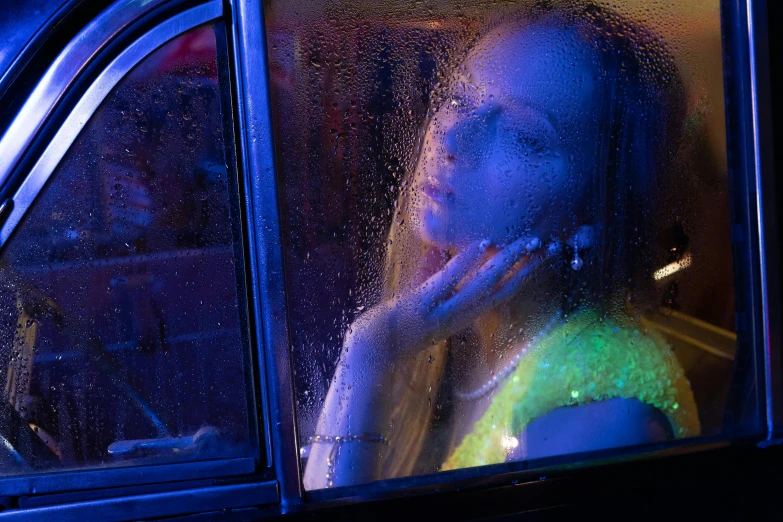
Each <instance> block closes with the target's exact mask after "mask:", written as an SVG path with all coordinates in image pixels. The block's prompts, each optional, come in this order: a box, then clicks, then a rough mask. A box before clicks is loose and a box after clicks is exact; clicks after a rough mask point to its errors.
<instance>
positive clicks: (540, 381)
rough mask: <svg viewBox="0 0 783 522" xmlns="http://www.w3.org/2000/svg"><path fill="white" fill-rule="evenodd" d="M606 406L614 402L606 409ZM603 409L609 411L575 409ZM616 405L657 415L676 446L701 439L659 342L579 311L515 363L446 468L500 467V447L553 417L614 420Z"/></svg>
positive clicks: (619, 321)
mask: <svg viewBox="0 0 783 522" xmlns="http://www.w3.org/2000/svg"><path fill="white" fill-rule="evenodd" d="M613 399H620V400H621V402H609V401H612V400H613ZM622 401H632V402H630V403H629V402H622ZM602 402H607V403H608V404H606V405H603V406H591V407H590V408H587V409H584V408H582V407H583V406H587V405H592V404H596V403H602ZM637 403H638V404H637ZM615 404H620V406H616V407H617V408H620V409H622V408H625V409H626V411H627V410H628V407H629V406H630V407H631V408H632V410H633V411H636V412H637V413H639V414H640V415H641V414H642V413H644V411H647V412H650V411H656V410H657V411H659V412H660V413H661V414H663V416H664V417H665V418H666V419H667V421H668V423H669V425H670V426H671V428H672V432H673V436H675V437H678V438H679V437H687V436H693V435H697V434H698V433H699V431H700V428H699V420H698V413H697V410H696V405H695V402H694V400H693V394H692V392H691V390H690V384H689V383H688V381H687V379H686V378H685V375H684V372H683V371H682V368H681V367H680V365H679V363H678V362H677V359H676V357H675V355H674V354H673V352H672V350H671V349H670V348H669V346H668V344H667V343H666V341H665V340H664V339H663V338H662V337H661V336H659V335H658V334H656V333H654V332H650V331H646V330H645V329H644V328H643V327H642V326H641V322H639V321H638V320H636V319H635V318H633V317H625V316H622V317H612V316H608V315H602V314H600V313H598V312H597V311H595V310H584V311H580V312H578V313H576V314H573V315H572V316H570V317H568V318H567V319H565V320H564V321H562V322H561V323H560V324H558V325H557V326H556V327H553V328H552V329H551V330H550V331H549V333H548V334H547V335H545V336H543V337H541V338H540V339H539V341H538V342H537V343H536V345H535V346H534V347H532V349H531V351H530V353H528V354H527V356H526V357H523V358H522V360H521V361H520V364H519V366H518V367H517V368H516V369H515V370H514V372H513V373H512V374H511V375H510V376H509V378H508V379H507V381H506V383H505V384H504V385H503V387H502V388H501V389H499V390H498V391H497V392H496V394H495V396H494V397H493V399H492V403H491V405H490V407H489V409H488V410H487V413H486V414H485V415H484V416H483V417H482V418H481V419H480V420H479V421H478V422H477V423H476V424H475V426H474V428H473V430H472V432H471V433H470V434H469V435H468V436H466V437H465V439H463V441H462V443H461V444H460V446H458V448H457V450H456V451H455V452H454V454H453V455H452V456H451V458H449V460H448V461H447V467H448V466H453V467H466V466H475V465H481V464H488V463H497V462H502V461H504V460H505V459H506V456H507V452H508V444H504V441H506V442H508V440H512V439H511V438H513V437H517V435H518V434H520V433H523V432H525V430H526V429H528V427H529V426H530V425H531V424H532V423H533V422H534V421H536V420H537V419H542V418H544V416H546V415H548V414H550V412H554V411H555V410H558V409H561V408H562V409H564V412H563V413H561V414H555V417H553V418H554V419H559V416H562V415H565V417H569V416H575V417H574V419H576V418H581V417H580V416H582V415H585V416H587V417H590V416H593V417H594V420H595V415H597V414H598V413H601V415H602V416H603V417H604V418H606V416H607V415H609V416H611V415H614V413H613V410H612V408H614V407H615V406H614V405H615ZM575 407H576V408H575ZM573 409H575V410H576V411H567V410H573ZM648 420H649V419H648ZM569 422H571V421H569ZM628 435H629V436H630V434H628ZM512 446H513V445H512ZM515 447H516V446H515Z"/></svg>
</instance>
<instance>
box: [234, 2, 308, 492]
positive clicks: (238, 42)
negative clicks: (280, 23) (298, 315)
mask: <svg viewBox="0 0 783 522" xmlns="http://www.w3.org/2000/svg"><path fill="white" fill-rule="evenodd" d="M261 4H262V2H259V1H258V0H255V1H254V0H238V1H237V2H232V5H231V8H232V18H233V20H234V23H233V24H232V28H231V30H232V45H233V50H234V63H233V66H234V74H235V75H236V81H235V82H234V84H235V88H236V96H237V116H238V124H239V131H240V132H239V138H238V139H239V147H238V149H239V150H238V152H239V159H240V171H241V174H240V176H241V177H242V181H243V183H244V185H245V190H246V192H245V205H246V212H247V216H246V218H245V222H246V223H247V226H248V244H249V252H250V259H249V265H250V274H251V277H250V283H251V288H252V291H253V293H254V295H255V299H254V300H253V304H252V307H253V310H252V313H253V316H254V317H253V319H254V324H255V327H256V338H257V339H258V343H257V344H258V350H259V353H258V361H259V366H260V374H261V379H262V384H261V386H262V390H263V391H265V392H266V393H262V396H263V397H262V401H263V404H262V406H263V407H264V413H263V414H264V415H265V419H264V420H265V423H266V426H268V428H269V429H268V430H267V433H268V435H267V437H271V439H268V440H267V441H266V442H267V448H270V450H271V455H270V456H271V459H269V462H271V463H272V464H273V466H274V469H275V475H276V477H277V480H278V482H279V484H280V499H281V504H282V505H283V506H293V505H298V504H302V502H303V492H304V489H303V487H302V481H301V471H302V470H301V469H300V461H299V441H298V436H297V431H296V410H295V407H294V389H293V371H292V366H291V358H290V353H291V352H290V350H289V337H288V309H287V306H286V299H285V278H284V277H283V269H284V267H283V256H282V247H281V243H280V235H281V230H280V216H279V208H278V199H277V176H276V172H275V160H274V149H273V143H274V142H273V140H272V120H271V104H270V99H269V68H268V60H267V53H266V29H265V26H264V16H263V12H262V5H261ZM264 378H265V379H266V383H264V382H263V379H264Z"/></svg>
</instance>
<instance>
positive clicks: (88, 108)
mask: <svg viewBox="0 0 783 522" xmlns="http://www.w3.org/2000/svg"><path fill="white" fill-rule="evenodd" d="M222 14H223V5H222V3H221V2H220V1H219V0H211V1H210V2H208V3H205V4H202V5H200V6H197V7H193V8H191V9H188V10H187V11H184V12H182V13H179V14H177V15H174V16H172V17H171V18H169V19H168V20H166V21H164V22H162V23H160V24H159V25H157V26H155V27H154V28H152V29H150V30H149V31H147V32H146V33H145V34H144V35H142V36H141V37H140V38H138V39H137V40H136V41H134V42H133V43H132V44H130V45H129V46H127V47H126V48H124V49H123V50H122V51H121V52H120V53H119V54H118V55H117V56H116V57H115V58H114V60H112V62H111V63H110V64H109V65H108V66H107V67H106V68H105V69H104V70H103V71H101V73H100V74H99V75H98V77H97V78H96V79H95V80H94V81H93V82H92V84H91V85H90V86H89V87H88V88H87V91H86V92H85V93H84V95H83V96H82V97H81V98H80V99H79V101H78V102H77V103H76V106H75V107H74V108H73V109H72V110H71V112H70V114H69V115H68V116H67V117H66V119H65V121H64V122H63V123H62V125H60V127H59V128H58V129H57V132H56V134H55V135H54V137H53V138H52V140H51V141H50V142H49V144H48V145H47V147H46V149H45V150H44V151H43V153H42V154H41V155H40V157H39V158H38V161H36V163H35V165H34V166H33V168H32V169H31V170H30V172H29V173H28V174H27V175H26V176H25V178H24V180H23V181H22V183H21V185H20V186H19V188H18V189H17V190H16V192H15V193H14V195H13V197H12V198H11V199H12V202H13V205H12V207H11V210H10V212H7V217H6V219H5V222H4V223H2V226H1V227H0V251H1V250H2V247H3V246H4V245H5V243H6V241H8V238H9V237H10V236H11V234H12V233H13V231H14V229H15V228H16V225H17V224H19V222H20V221H21V220H22V218H23V217H24V214H25V212H27V210H28V209H29V208H30V206H31V205H32V204H33V202H34V201H35V198H36V197H37V196H38V194H39V193H40V191H41V189H42V188H43V187H44V185H45V184H46V181H47V180H48V179H49V177H50V176H51V175H52V172H54V169H55V168H56V167H57V165H58V164H59V163H60V160H62V158H63V156H65V153H66V152H67V151H68V149H69V148H70V147H71V145H72V144H73V142H74V141H75V140H76V138H77V137H78V136H79V133H80V132H81V131H82V129H83V128H84V127H85V126H86V125H87V122H88V121H89V120H90V117H91V116H92V115H93V113H94V112H95V111H96V110H97V109H98V107H99V106H100V104H101V103H102V102H103V100H104V99H105V98H106V96H108V95H109V93H110V92H111V90H112V89H113V88H114V86H115V85H117V83H119V81H120V80H121V79H122V78H123V77H124V76H125V75H126V74H127V73H128V72H129V71H130V70H131V69H133V67H135V66H136V65H137V64H138V63H139V62H141V61H142V60H143V59H144V58H145V57H147V56H148V55H149V54H150V53H152V52H153V51H154V50H155V49H157V48H158V47H160V46H161V45H163V44H164V43H166V42H168V41H170V40H171V39H173V38H175V37H176V36H178V35H180V34H182V33H184V32H185V31H188V30H190V29H193V28H194V27H196V26H198V25H201V24H204V23H206V22H209V21H211V20H215V19H217V18H220V16H221V15H222ZM77 42H78V40H77ZM31 101H34V100H31ZM28 107H35V105H33V104H29V103H28V104H25V106H24V108H23V109H22V112H20V114H19V116H18V117H17V120H15V122H14V123H16V121H18V118H20V117H23V116H25V112H24V111H25V109H27V108H28ZM14 130H15V129H14V124H12V125H11V127H10V128H9V130H8V132H7V133H6V136H8V135H9V134H11V135H12V133H13V132H14ZM1 153H2V148H0V154H1ZM17 154H18V155H20V156H21V154H22V152H21V149H17ZM0 157H1V156H0ZM0 161H2V160H0ZM0 168H2V165H0ZM0 172H1V171H0Z"/></svg>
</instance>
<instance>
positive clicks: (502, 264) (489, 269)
mask: <svg viewBox="0 0 783 522" xmlns="http://www.w3.org/2000/svg"><path fill="white" fill-rule="evenodd" d="M540 244H541V242H540V241H539V240H538V238H529V237H528V238H520V239H518V240H517V241H515V242H514V243H512V244H511V245H509V246H508V247H506V248H504V249H503V250H501V251H500V252H498V253H497V254H495V255H494V256H493V257H492V259H490V260H489V261H487V262H486V263H484V265H483V266H482V267H481V268H480V269H479V271H478V272H477V273H476V274H475V275H474V276H473V277H472V278H471V279H470V281H468V282H467V283H466V284H465V285H464V286H463V287H462V288H461V289H460V290H458V291H457V293H456V294H455V295H454V296H452V297H451V298H449V299H446V300H444V301H443V302H442V303H441V304H439V305H438V306H437V307H435V308H434V309H433V311H432V316H433V319H434V320H435V321H436V322H437V323H439V324H443V323H446V322H449V321H450V320H451V319H452V316H454V315H456V314H460V313H462V312H468V315H470V316H471V317H473V316H475V315H477V314H478V313H480V312H481V311H483V310H484V308H485V306H484V305H485V304H486V301H488V299H487V298H490V297H491V295H492V290H493V287H494V286H495V284H496V283H497V282H498V281H500V280H501V279H502V278H503V277H504V276H505V275H506V274H507V273H508V271H509V270H510V269H511V268H512V267H513V266H514V264H515V263H516V262H517V261H519V259H520V258H521V257H523V256H525V255H527V254H529V253H530V252H532V251H533V250H535V249H536V248H538V247H539V245H540Z"/></svg>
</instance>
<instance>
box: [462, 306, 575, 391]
mask: <svg viewBox="0 0 783 522" xmlns="http://www.w3.org/2000/svg"><path fill="white" fill-rule="evenodd" d="M563 322H564V321H563V318H562V317H561V312H560V311H558V312H557V317H555V319H553V320H552V321H550V322H548V323H547V325H546V326H545V327H544V328H542V329H541V331H540V332H538V333H537V334H536V335H535V336H534V337H533V339H531V340H530V341H528V342H527V344H525V346H524V347H523V348H522V351H520V352H519V353H517V354H516V356H514V358H513V359H511V362H509V363H508V364H506V366H504V367H503V368H501V369H500V371H498V372H497V373H496V374H495V375H493V376H492V378H491V379H490V380H489V381H487V382H486V383H484V384H483V385H482V386H481V387H480V388H478V389H476V390H474V391H472V392H468V393H465V392H461V391H459V390H455V391H454V395H456V397H457V398H458V399H462V400H476V399H480V398H481V397H484V396H485V395H487V394H488V393H489V392H491V391H492V390H494V389H495V388H497V386H498V384H500V383H501V382H503V381H504V380H506V378H507V377H508V376H509V375H511V374H512V373H513V372H514V370H516V369H517V366H519V361H521V360H522V357H524V355H525V354H526V353H527V352H528V350H530V348H531V347H533V346H535V344H536V343H537V342H539V341H540V340H541V339H542V338H543V337H544V336H545V335H546V334H547V333H549V332H550V331H551V330H552V327H553V326H556V325H559V324H561V323H563Z"/></svg>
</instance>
